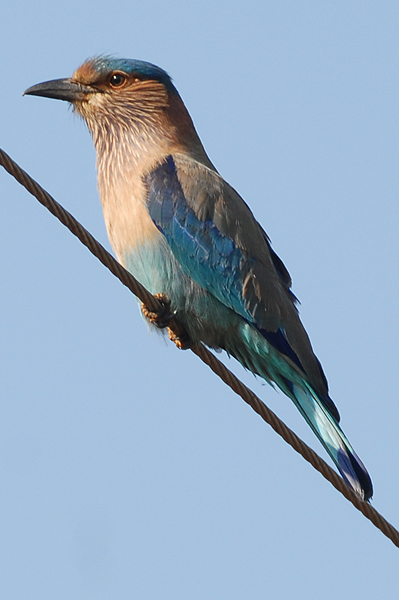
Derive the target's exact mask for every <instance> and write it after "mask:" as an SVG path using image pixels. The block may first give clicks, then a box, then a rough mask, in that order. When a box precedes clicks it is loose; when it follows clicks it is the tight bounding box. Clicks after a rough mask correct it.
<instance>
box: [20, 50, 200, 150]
mask: <svg viewBox="0 0 399 600" xmlns="http://www.w3.org/2000/svg"><path fill="white" fill-rule="evenodd" d="M24 94H25V95H31V96H45V97H48V98H56V99H58V100H66V101H68V102H70V103H71V104H72V106H73V108H74V110H75V112H77V113H78V114H80V115H81V116H82V117H83V119H84V120H85V121H86V123H87V125H88V127H89V130H90V131H91V133H92V134H93V137H94V139H95V141H99V139H100V140H101V139H104V137H109V136H110V135H111V136H112V135H116V136H119V137H121V134H122V133H126V132H128V133H130V134H133V135H136V136H139V135H140V134H141V133H142V134H143V135H144V136H145V137H146V138H150V137H151V136H152V135H155V134H156V135H157V137H158V141H159V135H160V134H162V135H163V136H164V137H165V138H168V139H170V141H171V143H173V144H175V145H177V146H179V145H182V146H185V147H187V146H190V145H191V147H192V148H195V147H197V151H198V150H199V149H200V147H201V149H202V145H201V142H200V141H199V139H198V136H197V134H196V132H195V129H194V126H193V123H192V120H191V118H190V116H189V114H188V112H187V109H186V108H185V106H184V104H183V101H182V100H181V98H180V96H179V94H178V92H177V90H176V88H175V86H174V85H173V83H172V80H171V78H170V77H169V75H168V74H167V73H166V71H164V70H163V69H161V68H159V67H157V66H155V65H153V64H151V63H148V62H144V61H140V60H131V59H120V58H114V57H108V56H101V57H96V58H92V59H89V60H87V61H86V62H84V63H83V65H82V66H80V67H79V68H78V69H77V70H76V71H75V72H74V74H73V75H72V77H69V78H67V79H55V80H52V81H45V82H44V83H39V84H37V85H34V86H32V87H30V88H29V89H27V90H26V91H25V92H24ZM104 134H105V136H104Z"/></svg>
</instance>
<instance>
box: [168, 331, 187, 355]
mask: <svg viewBox="0 0 399 600" xmlns="http://www.w3.org/2000/svg"><path fill="white" fill-rule="evenodd" d="M168 334H169V339H170V341H171V342H173V343H174V344H176V346H177V347H178V348H179V350H189V348H191V346H192V345H193V342H192V340H191V338H190V336H189V335H188V333H187V331H186V330H185V329H184V327H182V326H181V325H178V327H177V328H175V327H174V328H173V329H172V328H171V327H168Z"/></svg>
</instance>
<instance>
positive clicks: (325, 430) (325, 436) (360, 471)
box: [290, 381, 373, 500]
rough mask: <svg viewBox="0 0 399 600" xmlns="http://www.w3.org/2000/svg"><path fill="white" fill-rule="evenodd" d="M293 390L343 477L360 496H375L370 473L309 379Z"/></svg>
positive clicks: (366, 497) (294, 399) (295, 386)
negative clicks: (308, 381) (309, 382)
mask: <svg viewBox="0 0 399 600" xmlns="http://www.w3.org/2000/svg"><path fill="white" fill-rule="evenodd" d="M291 391H292V396H291V397H292V399H293V401H294V403H295V405H296V406H297V408H298V409H299V411H300V413H301V414H302V416H303V417H304V418H305V420H306V421H307V423H308V424H309V425H310V427H311V428H312V430H313V431H314V433H315V434H316V436H317V437H318V438H319V440H320V442H321V443H322V444H323V446H324V447H325V449H326V450H327V452H328V454H329V455H330V456H331V458H332V460H333V461H334V463H335V464H336V466H337V468H338V470H339V472H340V473H341V475H342V477H343V478H344V479H345V481H346V482H347V483H348V485H349V486H350V487H351V488H352V489H353V490H354V491H355V492H356V493H357V494H358V496H360V497H361V498H362V499H363V500H369V499H370V498H371V496H372V495H373V485H372V483H371V479H370V476H369V474H368V472H367V470H366V468H365V466H364V465H363V463H362V461H361V460H360V458H359V457H358V456H357V454H356V452H355V451H354V450H353V448H352V446H351V445H350V443H349V441H348V439H347V437H346V435H345V434H344V432H343V431H342V429H341V428H340V426H339V425H338V423H337V421H336V420H335V418H334V417H333V416H331V415H330V413H329V412H328V410H327V409H326V407H325V406H324V404H323V402H322V401H321V400H320V399H319V397H318V396H317V394H316V393H315V392H314V390H313V389H312V388H311V386H310V385H309V384H308V383H307V382H306V381H302V382H301V384H299V383H294V384H292V387H291ZM290 395H291V394H290Z"/></svg>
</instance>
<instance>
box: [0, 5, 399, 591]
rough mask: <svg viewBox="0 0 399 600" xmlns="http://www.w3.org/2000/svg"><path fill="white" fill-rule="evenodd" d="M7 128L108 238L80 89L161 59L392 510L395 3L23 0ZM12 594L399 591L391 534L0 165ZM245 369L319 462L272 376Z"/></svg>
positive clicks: (4, 581)
mask: <svg viewBox="0 0 399 600" xmlns="http://www.w3.org/2000/svg"><path fill="white" fill-rule="evenodd" d="M1 10H2V13H3V14H2V19H1V21H2V35H1V39H0V48H1V56H2V64H3V68H2V73H3V76H2V86H1V90H2V91H1V100H0V102H1V113H2V115H3V117H2V119H1V121H0V123H1V125H0V127H1V146H2V147H3V148H4V149H5V150H6V151H7V152H8V153H9V154H11V156H12V157H13V158H14V159H15V160H16V161H18V162H19V163H20V164H21V166H22V167H23V168H24V169H25V170H27V171H28V172H29V173H30V174H31V175H32V176H33V177H34V178H35V179H37V180H38V181H39V182H40V183H41V184H42V185H43V186H44V187H45V188H46V189H47V190H48V191H49V192H50V193H52V194H53V195H54V196H55V197H56V198H57V199H58V200H59V201H60V202H61V203H62V204H64V205H65V206H66V207H67V208H68V210H70V211H71V212H72V213H73V214H74V215H75V216H76V217H77V218H78V219H79V220H81V221H82V222H83V224H84V225H85V226H86V227H87V228H88V229H89V230H90V231H91V232H92V233H93V234H94V235H95V236H96V237H97V238H98V239H100V241H101V242H103V243H104V244H105V245H106V246H107V247H109V244H108V241H107V238H106V233H105V228H104V225H103V220H102V214H101V208H100V204H99V200H98V196H97V190H96V175H95V156H94V150H93V148H92V143H91V140H90V137H89V135H88V133H87V131H86V129H85V127H84V125H83V123H82V122H80V121H79V120H78V119H77V118H76V117H74V116H73V115H72V114H71V112H70V111H68V109H67V105H66V103H62V102H57V101H50V100H47V99H41V98H32V97H26V98H22V96H21V94H22V92H23V91H24V89H26V88H27V87H28V86H30V85H33V84H35V83H38V82H40V81H43V80H46V79H52V78H58V77H65V76H69V75H70V74H71V73H72V72H73V71H74V70H75V68H76V67H77V66H78V65H79V64H80V63H81V62H83V60H84V59H85V58H87V57H89V56H92V55H94V54H98V53H115V54H118V55H119V56H123V57H129V58H140V59H144V60H149V61H151V62H154V63H156V64H158V65H160V66H162V67H163V68H165V69H166V70H167V71H169V72H170V73H171V75H172V76H173V78H174V81H175V84H176V86H177V88H178V89H179V91H180V93H181V95H182V96H183V99H184V100H185V102H186V104H187V106H188V108H189V110H190V113H191V115H192V117H193V119H194V122H195V124H196V127H197V129H198V132H199V134H200V136H201V138H202V141H203V142H204V145H205V147H206V149H207V151H208V153H209V155H210V157H211V159H212V161H213V162H214V163H215V165H216V166H217V168H218V170H219V171H220V173H221V174H222V175H223V176H224V177H225V178H226V179H227V180H228V181H229V182H230V183H231V184H232V185H233V186H234V187H235V188H236V189H237V190H238V191H239V192H240V193H241V194H242V195H243V197H244V198H245V200H246V201H247V203H248V204H249V205H250V206H251V208H252V209H253V211H254V213H255V215H256V216H257V218H258V220H259V221H260V222H261V223H262V225H263V226H264V228H265V229H266V231H267V232H268V234H269V235H270V237H271V239H272V242H273V246H274V249H275V250H276V251H277V253H278V254H279V255H280V256H281V258H282V259H283V260H284V262H285V263H286V265H287V267H288V268H289V270H290V272H291V275H292V277H293V281H294V292H295V293H296V295H297V296H298V297H299V299H300V300H301V303H302V304H301V315H302V318H303V321H304V323H305V325H306V328H307V330H308V332H309V334H310V337H311V339H312V342H313V345H314V347H315V350H316V352H317V354H318V356H319V358H320V359H321V361H322V363H323V365H324V368H325V371H326V373H327V376H328V379H329V382H330V388H331V395H332V397H333V398H334V400H335V401H336V403H337V405H338V407H339V409H340V412H341V415H342V423H343V428H344V430H345V431H346V433H347V434H348V436H349V438H350V440H351V441H352V443H353V445H354V447H355V448H356V450H357V451H358V453H359V454H360V456H361V457H362V459H363V460H364V462H365V464H366V465H367V467H368V469H369V471H370V473H371V475H372V478H373V481H374V486H375V499H374V506H375V507H376V508H377V509H378V510H379V511H380V512H381V513H382V514H383V515H384V516H385V517H386V518H387V519H388V520H390V521H391V522H392V523H393V524H396V526H398V525H399V503H398V497H399V466H398V465H399V449H398V448H399V442H398V428H399V403H398V390H397V373H398V358H399V349H398V339H399V319H398V304H399V299H398V296H399V294H398V292H399V289H398V273H399V264H398V262H399V261H398V256H399V242H398V239H399V236H398V229H399V218H398V217H399V209H398V192H399V180H398V158H399V156H398V148H399V146H398V141H399V128H398V99H399V85H398V54H399V38H398V31H399V4H398V3H397V2H394V1H392V2H387V1H384V0H379V1H378V2H377V1H373V2H368V1H365V2H358V1H356V2H354V1H352V0H345V1H343V0H338V1H337V0H335V1H334V2H332V1H328V2H317V1H302V0H299V1H294V0H287V1H284V0H279V1H278V2H277V1H269V0H262V1H259V2H255V1H254V0H248V1H246V2H231V0H230V1H227V0H223V1H219V2H214V1H213V2H211V1H209V0H202V1H201V2H199V1H195V0H194V1H193V2H182V1H180V2H176V1H170V2H160V1H156V0H147V1H146V2H141V3H138V2H132V1H131V0H130V1H129V2H127V1H121V0H116V1H115V2H110V3H108V4H105V3H101V2H94V1H89V2H77V1H76V0H71V1H70V2H62V3H61V4H60V3H54V2H49V1H44V2H27V1H25V2H22V3H19V2H14V3H10V2H9V3H7V6H6V5H4V6H3V7H2V9H1ZM0 185H1V192H2V193H1V196H2V218H1V220H0V228H1V232H0V243H1V250H0V257H1V258H0V261H1V277H2V293H1V295H0V314H1V318H0V327H1V345H0V369H1V374H0V381H1V395H0V531H1V535H0V597H1V598H4V599H5V600H20V599H21V600H22V599H23V600H26V599H29V600H36V599H37V600H39V599H40V600H47V599H48V600H54V599H55V598H56V599H57V600H70V599H71V598H73V599H74V600H86V599H89V600H92V599H93V600H102V599H104V600H105V599H106V600H109V599H110V598H115V599H118V600H131V599H140V600H158V599H160V598H162V600H187V599H190V600H203V599H207V600H208V599H218V600H225V599H226V600H242V599H243V598H250V599H251V600H255V599H256V600H261V599H262V600H263V599H264V598H273V600H280V599H281V600H285V599H287V598H294V597H295V598H296V600H313V599H319V598H323V599H324V600H332V599H334V600H335V599H337V598H351V600H360V599H362V600H363V599H364V598H378V599H379V600H380V599H383V600H385V599H387V600H391V599H392V598H394V597H395V595H396V594H397V590H398V587H399V568H398V564H399V550H398V549H397V548H395V547H394V546H393V545H392V543H391V542H390V541H389V540H387V539H386V538H384V537H383V535H382V534H381V533H380V532H379V531H377V530H376V529H375V528H374V527H373V526H372V525H371V523H369V522H368V521H367V520H366V519H365V518H364V517H363V516H362V515H361V514H360V513H358V512H357V511H356V510H355V509H354V508H353V507H352V506H351V505H350V504H349V503H348V502H347V501H346V500H344V498H343V497H342V496H340V495H339V494H338V493H337V492H336V491H335V490H334V489H333V488H332V487H331V486H330V485H329V484H328V483H327V482H325V481H324V480H323V479H322V478H321V477H320V476H319V475H318V473H316V472H315V471H314V470H313V469H312V468H311V467H310V466H309V465H308V464H307V463H305V462H304V460H303V459H302V458H301V457H299V456H297V455H296V454H295V453H294V452H293V451H292V450H291V449H290V448H289V447H287V446H286V444H285V443H284V442H283V441H282V440H281V439H280V438H278V436H277V435H276V434H275V433H274V432H272V431H271V429H270V428H269V427H268V426H267V425H266V424H265V423H263V422H262V421H261V419H260V418H259V417H258V416H257V415H255V413H253V412H252V411H251V409H250V408H248V407H247V406H246V405H245V404H244V403H243V402H242V401H241V400H240V399H239V398H238V397H236V396H235V395H234V394H233V393H232V392H230V391H229V389H227V388H226V387H225V386H224V385H223V384H222V383H221V382H220V381H219V380H217V379H216V378H215V377H214V376H213V375H212V373H211V372H210V371H209V370H207V369H206V368H205V367H204V366H203V365H202V364H201V363H200V361H198V359H197V358H196V357H195V356H193V355H192V354H191V353H189V352H179V351H178V350H177V349H176V348H175V347H174V346H172V345H171V344H166V343H165V342H163V341H162V339H159V338H158V336H157V335H155V334H150V333H149V332H148V330H147V327H146V325H145V323H144V322H143V320H142V319H141V317H140V315H139V311H138V308H137V305H136V302H135V299H134V297H133V296H132V295H131V294H130V293H129V292H128V291H126V290H125V289H124V288H123V287H122V286H121V285H120V284H119V283H118V281H117V280H115V279H114V278H113V277H112V276H111V275H110V274H108V272H107V271H106V270H105V269H104V268H103V267H102V266H101V265H100V263H98V262H97V261H96V260H95V259H94V258H92V257H91V255H89V253H88V252H87V251H86V250H85V249H84V248H83V247H82V246H81V245H80V244H79V243H78V242H77V241H76V240H75V239H74V238H73V237H72V235H71V234H70V233H69V232H67V231H66V230H65V229H64V228H63V227H62V226H61V225H60V224H59V223H58V222H57V221H56V220H55V219H54V218H53V217H52V216H51V215H50V214H49V213H48V212H47V211H46V210H45V209H43V208H42V207H41V206H40V205H39V204H38V203H37V202H36V201H35V200H34V199H33V198H32V197H30V196H29V195H28V194H27V193H26V192H25V191H24V190H23V189H22V188H21V187H20V186H19V185H18V184H17V183H15V182H14V181H13V180H12V179H11V177H9V176H8V175H7V174H6V173H5V172H3V171H0ZM230 365H231V366H232V367H234V370H235V372H236V373H238V374H239V375H240V376H242V377H243V379H244V380H245V381H246V382H247V383H249V384H250V386H251V387H252V388H253V389H254V390H255V392H256V393H258V394H259V395H260V396H261V397H262V398H263V399H264V400H265V401H266V402H267V404H268V405H269V406H271V407H272V408H273V409H274V410H275V411H276V412H277V413H278V414H279V415H280V416H281V417H282V418H283V419H284V420H285V421H286V422H287V423H288V424H289V425H290V426H291V427H292V428H293V429H295V431H296V432H298V433H299V435H300V436H301V437H303V438H304V439H305V440H306V441H307V442H309V443H310V444H311V445H312V447H314V448H315V449H316V450H317V451H318V452H320V453H321V455H322V456H323V457H324V456H325V455H324V453H323V450H322V448H321V447H320V446H319V445H318V443H317V441H316V440H315V439H314V438H313V436H312V434H311V432H310V431H308V430H307V427H306V425H305V424H304V423H303V422H302V420H301V418H300V416H299V415H298V414H297V413H296V411H295V409H294V407H293V406H292V405H291V404H290V402H289V400H287V399H286V398H285V397H284V396H283V395H282V394H279V393H277V392H274V391H273V390H272V389H271V388H270V387H269V386H267V385H262V382H260V381H257V380H255V379H254V378H253V377H252V376H250V375H248V374H246V373H244V372H243V371H242V369H241V368H240V367H239V365H235V364H234V363H233V361H230Z"/></svg>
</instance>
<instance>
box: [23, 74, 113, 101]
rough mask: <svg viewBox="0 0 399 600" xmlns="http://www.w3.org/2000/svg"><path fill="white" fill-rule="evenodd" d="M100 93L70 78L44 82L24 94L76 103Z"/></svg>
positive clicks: (33, 86)
mask: <svg viewBox="0 0 399 600" xmlns="http://www.w3.org/2000/svg"><path fill="white" fill-rule="evenodd" d="M100 91H101V90H99V89H96V88H93V87H91V86H89V85H84V84H82V83H78V82H77V81H73V79H70V78H68V79H53V80H52V81H44V82H43V83H38V84H37V85H32V87H30V88H28V89H27V90H26V91H25V92H24V93H23V96H45V97H46V98H56V99H57V100H66V101H67V102H76V100H85V99H86V98H87V95H88V94H93V93H96V92H97V93H98V92H100Z"/></svg>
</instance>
